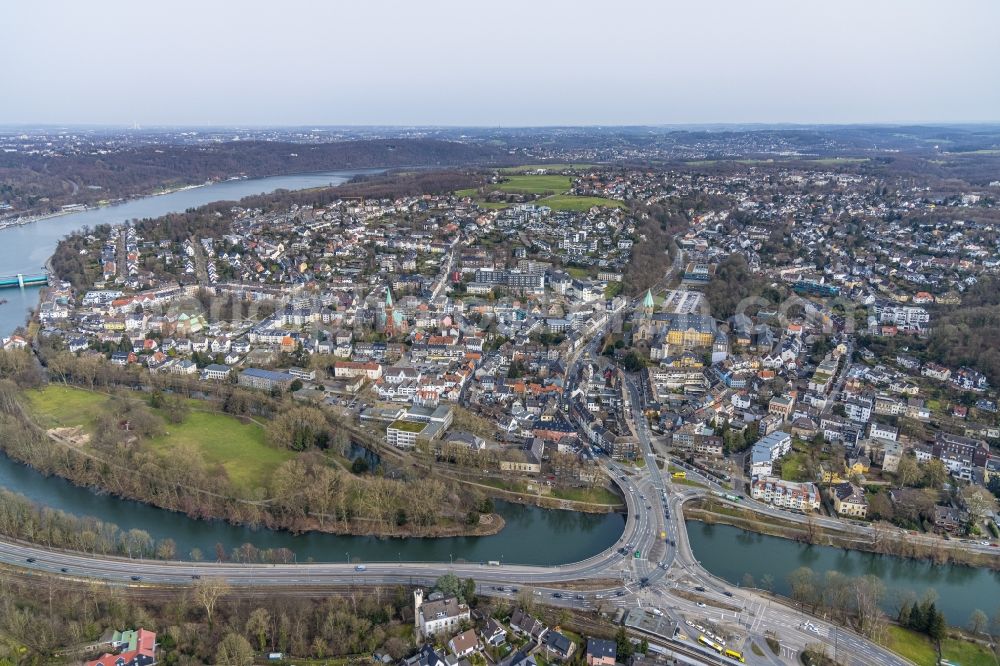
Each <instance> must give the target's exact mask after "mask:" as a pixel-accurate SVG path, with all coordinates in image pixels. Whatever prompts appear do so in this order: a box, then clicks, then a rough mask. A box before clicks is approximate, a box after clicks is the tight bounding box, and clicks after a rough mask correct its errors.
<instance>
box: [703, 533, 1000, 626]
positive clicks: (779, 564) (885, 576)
mask: <svg viewBox="0 0 1000 666" xmlns="http://www.w3.org/2000/svg"><path fill="white" fill-rule="evenodd" d="M687 529H688V536H689V538H690V540H691V550H692V551H693V552H694V555H695V557H697V558H698V560H699V561H700V562H701V565H702V566H703V567H705V569H707V570H708V571H710V572H711V573H713V574H715V575H716V576H719V577H720V578H724V579H725V580H727V581H729V582H730V583H733V584H737V585H742V584H744V577H745V575H746V574H750V575H751V576H753V579H754V581H755V583H756V585H757V586H761V581H762V579H763V578H764V576H765V575H770V576H771V577H772V578H773V580H774V583H773V590H774V591H775V592H777V593H779V594H783V595H786V596H787V595H790V593H791V590H790V587H789V585H788V574H790V573H791V572H793V571H795V570H796V569H798V568H799V567H809V568H810V569H812V570H813V571H815V572H816V573H817V574H820V575H823V574H825V573H826V572H827V571H839V572H840V573H842V574H844V575H845V576H863V575H866V574H872V575H874V576H876V577H878V578H879V579H881V580H882V582H883V583H885V587H886V590H887V593H886V599H885V603H884V604H883V606H884V608H885V611H886V612H887V613H888V614H889V615H890V616H892V615H893V614H894V613H895V610H896V602H897V600H899V599H900V598H902V597H901V595H903V594H905V593H906V592H907V591H911V592H913V593H914V594H916V596H917V598H918V599H919V598H921V597H922V596H923V594H924V593H925V592H926V591H927V590H929V589H933V590H934V591H935V592H936V593H937V595H938V600H937V606H938V608H940V609H941V611H942V612H943V613H944V614H945V615H946V616H947V618H948V622H949V623H950V624H953V625H957V626H965V625H966V624H968V622H969V615H970V614H971V613H972V611H973V609H975V608H978V609H980V610H982V611H985V612H986V614H987V615H990V616H992V615H993V613H994V612H996V611H997V610H998V609H1000V572H996V571H991V570H988V569H978V568H973V567H967V566H960V565H950V564H949V565H944V566H939V565H936V564H933V563H931V562H928V561H925V560H910V559H904V558H900V557H892V556H889V555H876V554H874V553H864V552H860V551H856V550H843V549H841V548H831V547H829V546H810V545H808V544H803V543H800V542H798V541H791V540H789V539H782V538H780V537H773V536H765V535H762V534H757V533H755V532H748V531H746V530H743V529H740V528H738V527H732V526H730V525H707V524H705V523H702V522H700V521H688V523H687Z"/></svg>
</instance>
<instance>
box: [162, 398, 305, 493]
mask: <svg viewBox="0 0 1000 666" xmlns="http://www.w3.org/2000/svg"><path fill="white" fill-rule="evenodd" d="M149 446H150V447H151V448H152V449H153V450H154V451H157V452H158V453H161V454H163V455H170V454H171V453H172V452H174V451H176V450H178V449H183V448H186V447H191V448H193V449H194V450H196V451H198V452H199V453H201V455H202V458H203V459H204V460H205V462H206V463H207V464H208V465H213V466H214V465H222V467H223V468H224V469H225V470H226V474H227V475H228V476H229V479H230V480H231V481H232V482H233V484H234V485H236V486H238V487H241V488H243V489H245V490H249V489H252V488H256V487H261V486H264V485H266V483H267V480H268V478H269V477H270V476H271V474H272V473H273V472H274V470H275V469H276V468H277V467H278V466H280V465H281V464H282V463H283V462H285V461H287V460H290V459H291V458H293V457H294V456H295V454H294V453H292V452H291V451H286V450H284V449H277V448H274V447H272V446H269V445H268V444H267V442H266V441H265V440H264V429H263V428H261V427H260V426H259V425H257V424H256V423H241V422H240V421H239V420H238V419H236V418H233V417H232V416H228V415H226V414H215V413H211V412H196V411H192V412H190V413H189V414H188V415H187V417H186V418H185V419H184V421H183V422H182V423H177V424H174V423H168V424H166V434H164V435H161V436H160V437H156V438H154V439H152V440H150V442H149Z"/></svg>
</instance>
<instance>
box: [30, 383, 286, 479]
mask: <svg viewBox="0 0 1000 666" xmlns="http://www.w3.org/2000/svg"><path fill="white" fill-rule="evenodd" d="M25 395H26V396H27V397H28V400H29V402H30V403H31V411H32V413H33V414H34V416H35V419H36V420H37V422H38V424H39V425H40V426H42V427H45V428H55V427H63V428H65V427H73V426H83V427H84V428H85V429H91V430H92V429H93V424H94V421H95V420H96V419H97V417H98V415H99V414H100V413H101V409H102V408H103V407H104V405H105V404H107V402H108V400H110V398H109V397H108V396H106V395H104V394H102V393H96V392H92V391H85V390H83V389H77V388H73V387H69V386H62V385H59V384H50V385H49V386H46V387H45V388H44V389H41V390H37V391H35V390H32V391H25ZM188 404H189V405H190V406H191V411H190V412H189V413H188V415H187V417H185V419H184V421H183V422H182V423H179V424H174V423H167V422H166V421H164V425H163V428H164V431H165V433H166V434H164V435H160V436H159V437H154V438H153V439H151V440H149V441H148V442H147V444H148V445H149V447H150V449H151V450H153V451H156V452H157V453H160V454H162V455H169V454H171V453H173V452H174V451H176V450H177V449H178V448H188V447H190V448H192V449H194V450H196V451H198V452H199V453H201V455H202V457H203V459H204V460H205V463H206V464H208V465H212V466H214V465H222V466H223V468H224V469H225V470H226V474H227V475H228V476H229V478H230V479H231V480H232V482H233V483H234V484H235V485H236V486H238V487H242V488H245V489H250V488H254V487H259V486H263V485H264V484H265V483H266V482H267V479H268V477H269V476H270V475H271V474H272V473H273V472H274V469H275V468H276V467H278V466H279V465H280V464H281V463H283V462H285V461H286V460H289V459H290V458H292V457H294V453H292V452H291V451H285V450H281V449H275V448H272V447H271V446H268V444H267V442H265V440H264V429H263V428H262V427H260V426H259V425H257V424H255V423H242V422H241V421H240V420H239V419H237V418H235V417H232V416H229V415H227V414H218V413H214V412H205V411H198V409H199V407H204V406H205V403H203V402H200V401H197V400H190V401H188ZM151 411H152V412H153V413H154V414H157V415H161V412H160V410H157V409H153V410H151Z"/></svg>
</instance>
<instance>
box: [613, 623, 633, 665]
mask: <svg viewBox="0 0 1000 666" xmlns="http://www.w3.org/2000/svg"><path fill="white" fill-rule="evenodd" d="M615 647H616V648H617V649H618V661H620V662H623V663H628V660H629V657H631V656H632V654H633V652H634V651H635V646H634V645H632V639H630V638H629V637H628V633H626V632H625V627H620V628H619V629H618V633H616V634H615Z"/></svg>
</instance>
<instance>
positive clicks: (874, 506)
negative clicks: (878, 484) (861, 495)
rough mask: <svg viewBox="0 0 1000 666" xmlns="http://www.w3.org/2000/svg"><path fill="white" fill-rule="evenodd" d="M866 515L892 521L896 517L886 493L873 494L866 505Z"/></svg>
mask: <svg viewBox="0 0 1000 666" xmlns="http://www.w3.org/2000/svg"><path fill="white" fill-rule="evenodd" d="M868 515H869V516H870V517H871V518H880V519H882V520H892V519H893V518H894V517H895V516H896V510H895V509H894V508H893V507H892V501H891V500H890V499H889V494H888V493H884V492H882V493H875V494H874V495H873V496H872V498H871V501H870V502H869V503H868Z"/></svg>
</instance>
